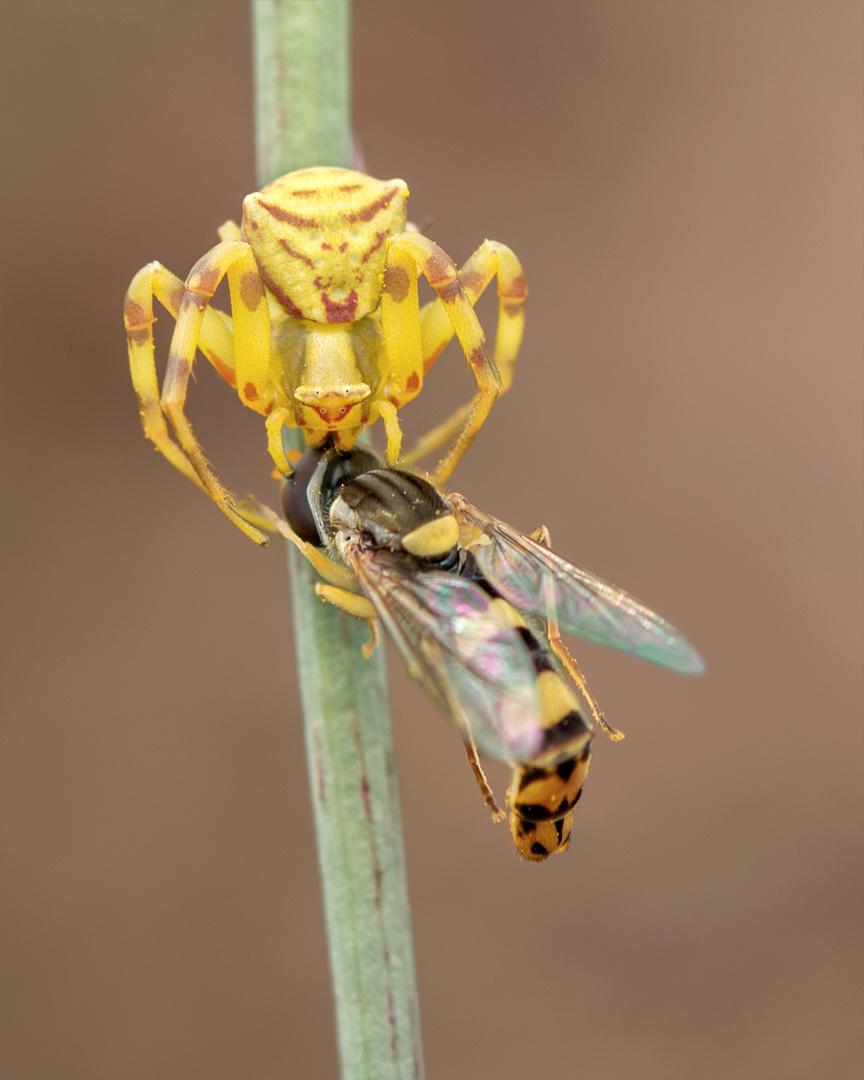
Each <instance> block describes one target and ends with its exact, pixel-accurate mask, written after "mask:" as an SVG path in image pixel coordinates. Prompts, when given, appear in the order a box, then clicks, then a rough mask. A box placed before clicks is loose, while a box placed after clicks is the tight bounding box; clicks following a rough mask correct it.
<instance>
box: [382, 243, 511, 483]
mask: <svg viewBox="0 0 864 1080" xmlns="http://www.w3.org/2000/svg"><path fill="white" fill-rule="evenodd" d="M419 271H422V272H423V275H424V276H425V278H426V280H427V281H428V282H429V284H430V285H431V286H432V288H433V289H434V290H435V292H436V293H437V294H438V302H440V304H441V308H442V310H443V312H444V313H445V314H446V318H447V320H448V322H449V327H450V328H449V330H448V331H447V335H446V336H447V338H448V339H449V337H452V335H453V334H454V333H455V334H456V336H457V338H458V339H459V344H460V345H461V346H462V350H463V352H464V353H465V357H466V359H467V360H468V363H469V364H470V366H471V370H472V371H473V373H474V377H475V379H476V380H477V389H478V393H477V395H476V397H475V398H474V399H473V401H472V402H471V404H470V405H469V406H468V408H467V410H465V415H464V418H463V417H460V423H459V424H458V426H457V427H456V430H455V433H456V436H457V437H456V442H455V443H454V444H453V446H452V447H451V449H450V451H449V453H448V454H447V456H446V457H445V458H444V459H443V460H442V461H441V462H440V463H439V465H438V467H437V469H436V470H435V474H434V480H435V482H436V483H441V482H443V481H444V480H446V479H447V477H449V475H450V473H451V472H452V471H453V469H454V468H455V467H456V465H457V464H458V462H459V460H460V459H461V458H462V455H463V454H464V453H465V451H466V450H467V449H468V447H469V446H470V445H471V443H472V441H473V439H474V437H475V435H476V434H477V432H478V431H479V430H480V428H481V427H482V425H483V422H484V421H485V419H486V417H487V416H488V415H489V410H490V409H491V408H492V405H493V404H494V402H495V399H496V398H497V397H498V394H499V393H500V392H501V387H502V380H501V376H500V374H499V372H498V368H497V366H496V364H495V361H494V360H493V358H492V356H491V355H490V353H489V348H488V346H487V344H486V338H485V335H484V334H483V328H482V327H481V326H480V322H479V320H478V319H477V315H476V314H475V312H474V308H473V306H472V303H471V299H470V297H469V296H468V293H467V292H466V289H465V286H464V285H463V283H462V281H461V280H460V278H459V274H458V273H457V271H456V267H455V265H454V263H453V260H452V259H451V258H450V257H449V256H448V255H447V254H446V253H445V252H444V251H442V250H441V248H439V247H438V245H437V244H435V243H433V242H432V241H431V240H428V239H427V238H426V237H425V236H420V235H419V234H417V233H400V234H399V235H398V236H394V237H393V239H392V240H391V241H390V245H389V247H388V249H387V262H386V267H385V270H384V290H383V292H382V295H381V325H382V329H383V332H384V347H385V349H386V352H387V358H388V363H389V370H388V383H387V385H386V387H385V396H386V397H387V399H388V400H389V401H391V402H392V403H393V405H394V407H395V408H399V407H400V406H401V405H404V404H405V402H406V401H410V400H411V398H413V397H416V395H417V394H418V393H419V392H420V389H421V388H422V386H423V375H424V370H425V364H424V352H423V340H422V334H421V329H420V305H419V300H418V294H417V275H418V272H419ZM445 344H446V342H445ZM443 347H444V345H443V344H442V345H441V348H443ZM439 351H440V350H439ZM442 441H443V440H442Z"/></svg>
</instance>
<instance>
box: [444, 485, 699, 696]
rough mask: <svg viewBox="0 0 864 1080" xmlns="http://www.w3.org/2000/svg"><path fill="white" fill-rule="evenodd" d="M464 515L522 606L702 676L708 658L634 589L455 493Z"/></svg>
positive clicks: (483, 554) (479, 556)
mask: <svg viewBox="0 0 864 1080" xmlns="http://www.w3.org/2000/svg"><path fill="white" fill-rule="evenodd" d="M448 498H449V500H450V502H452V504H453V506H454V507H455V509H456V512H457V514H458V515H459V516H460V517H462V518H463V519H464V520H467V521H469V522H471V524H473V525H475V526H476V527H477V528H478V529H480V530H481V532H482V533H483V534H484V538H483V539H484V541H485V542H481V543H478V544H476V545H471V550H472V552H473V554H474V557H475V558H476V560H477V563H478V565H479V566H480V569H481V570H482V572H483V573H484V574H485V575H486V576H487V577H488V578H489V581H490V582H491V583H492V584H493V585H494V586H495V588H496V589H497V590H498V591H499V592H500V593H501V595H502V596H504V597H505V598H506V599H507V600H509V601H510V603H511V604H513V606H514V607H516V608H518V609H519V610H520V611H528V612H531V613H532V614H534V615H538V616H540V618H542V619H549V618H553V619H555V620H556V621H557V623H558V625H559V627H560V628H561V629H562V630H566V631H567V632H568V633H570V634H577V635H578V636H579V637H582V638H585V639H586V640H587V641H593V642H596V644H598V645H607V646H609V647H610V648H612V649H620V650H621V651H622V652H626V653H630V654H631V655H632V656H638V657H640V658H641V659H642V660H648V661H650V662H651V663H652V664H659V665H660V667H664V668H668V669H669V670H670V671H675V672H677V673H678V674H681V675H699V674H701V673H702V672H703V671H704V670H705V661H704V660H703V659H702V657H701V656H700V655H699V653H698V652H697V651H696V650H695V649H694V648H693V646H692V645H691V644H690V642H689V641H687V639H686V638H685V637H683V636H682V635H681V634H680V633H679V632H678V631H677V630H676V629H675V627H674V626H670V624H669V623H668V622H666V620H665V619H661V618H660V616H659V615H657V614H656V613H655V612H653V611H651V610H650V609H649V608H647V607H645V606H644V605H643V604H640V603H639V601H638V600H634V598H633V597H632V596H630V595H629V594H628V593H626V592H623V591H622V590H621V589H617V588H615V586H614V585H607V583H606V582H605V581H601V580H600V578H597V577H594V575H593V574H589V573H588V572H587V571H586V570H581V569H580V568H579V567H578V566H574V565H573V564H572V563H569V562H567V560H566V559H562V558H561V556H560V555H556V554H555V553H554V552H553V551H550V550H549V549H548V548H546V547H544V546H543V545H542V544H538V543H537V542H536V541H534V540H531V539H530V538H529V537H527V536H523V535H522V533H519V532H517V531H516V530H515V529H513V528H511V527H510V526H509V525H505V524H504V522H503V521H499V520H498V519H497V518H494V517H492V516H491V515H489V514H484V513H483V512H482V511H481V510H478V509H477V508H476V507H474V506H472V505H471V504H470V503H469V502H468V501H467V500H465V499H463V498H462V496H461V495H450V496H448Z"/></svg>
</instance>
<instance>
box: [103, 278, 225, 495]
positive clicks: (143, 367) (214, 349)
mask: <svg viewBox="0 0 864 1080" xmlns="http://www.w3.org/2000/svg"><path fill="white" fill-rule="evenodd" d="M183 291H184V285H183V282H182V281H181V280H180V278H178V277H177V276H176V275H174V274H172V273H171V271H170V270H166V268H165V267H164V266H162V264H161V263H158V262H152V263H148V265H147V266H145V267H144V268H143V269H142V270H139V271H138V273H137V274H136V275H135V277H134V278H133V279H132V283H131V284H130V286H129V289H128V291H127V293H126V303H125V305H124V308H123V321H124V323H125V326H126V340H127V345H128V348H129V366H130V368H131V371H132V384H133V386H134V387H135V393H136V395H137V397H138V407H139V410H140V412H141V422H142V424H143V427H144V434H145V435H146V436H147V438H148V439H150V440H151V442H153V443H154V444H155V446H156V447H157V449H158V450H160V451H161V453H162V454H164V456H165V457H166V458H168V460H169V461H170V462H171V463H172V465H174V466H175V467H176V468H178V469H179V470H180V472H182V473H183V475H184V476H186V477H188V478H189V479H190V480H191V481H192V482H193V483H194V484H197V485H198V487H200V488H202V489H204V485H203V484H202V482H201V480H200V478H199V477H198V474H197V473H196V472H195V470H194V469H193V467H192V464H191V462H190V461H189V459H188V457H187V456H186V454H185V453H184V452H183V451H182V450H181V449H180V447H179V446H178V445H177V443H176V442H175V441H174V440H173V439H172V437H171V434H170V432H169V431H168V428H167V426H166V424H165V416H164V414H163V412H162V407H161V405H160V404H159V384H158V380H157V377H156V365H155V362H154V345H153V323H154V322H155V321H156V317H155V316H154V314H153V297H154V296H155V297H156V299H157V300H158V301H159V302H160V303H161V304H162V306H163V307H165V308H166V309H167V310H168V311H169V312H170V314H171V315H173V317H174V318H175V319H176V318H177V313H178V311H179V310H180V302H181V300H182V299H183ZM198 348H199V349H200V350H201V351H202V352H203V353H204V355H205V356H206V357H207V359H208V360H209V361H210V363H211V364H212V365H213V367H214V368H215V369H216V371H218V373H219V374H220V375H221V376H222V378H223V379H225V381H226V382H227V383H229V384H230V385H231V386H234V385H235V380H234V340H233V336H232V333H231V324H230V320H228V319H227V316H223V314H222V312H221V311H217V310H216V309H215V308H209V307H208V308H207V310H206V311H205V313H204V319H203V322H202V326H201V332H200V334H199V337H198Z"/></svg>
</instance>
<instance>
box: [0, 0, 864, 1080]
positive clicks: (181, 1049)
mask: <svg viewBox="0 0 864 1080" xmlns="http://www.w3.org/2000/svg"><path fill="white" fill-rule="evenodd" d="M0 16H2V28H0V29H2V49H3V57H2V59H3V73H2V78H3V113H2V120H3V140H2V160H3V165H2V179H3V193H2V194H3V231H2V271H3V293H2V303H3V310H2V349H3V449H4V454H3V468H4V473H3V482H4V488H3V492H4V494H3V504H4V511H5V512H4V515H3V528H4V559H3V573H4V592H3V596H4V605H3V607H4V615H5V640H4V650H3V659H4V671H5V674H4V686H3V695H4V699H3V705H4V735H3V739H4V746H3V750H4V752H3V781H4V783H3V877H4V902H5V909H4V924H3V928H4V969H5V979H4V980H3V981H4V989H5V995H6V1000H5V1004H4V1007H3V1012H4V1019H5V1024H6V1031H5V1040H4V1042H5V1045H4V1054H5V1059H4V1071H3V1076H4V1077H8V1078H9V1080H195V1078H199V1077H200V1078H207V1080H236V1078H238V1077H244V1078H248V1080H271V1078H272V1080H276V1078H280V1080H281V1078H284V1077H304V1078H308V1077H322V1078H325V1077H330V1076H333V1075H334V1074H335V1070H336V1058H335V1051H334V1040H333V1031H332V1019H331V1000H330V995H331V991H330V984H329V974H328V970H327V955H326V949H325V942H324V934H323V925H322V917H321V911H320V897H319V881H318V871H317V866H316V861H315V860H316V856H315V850H314V846H313V840H312V836H311V832H310V827H311V826H310V817H311V812H310V807H309V800H308V794H307V782H306V779H305V775H304V769H303V749H302V741H301V730H300V721H299V718H298V715H297V709H298V705H297V693H296V688H295V685H294V676H293V672H292V664H293V658H292V654H293V644H292V640H291V632H290V628H289V612H288V586H287V584H286V580H285V572H284V566H283V562H284V559H283V555H282V552H281V550H280V545H279V544H274V545H272V546H271V548H270V550H269V551H267V552H263V553H262V552H261V551H259V550H257V549H256V548H255V547H253V546H252V544H250V543H249V542H248V541H246V540H245V539H244V538H243V537H242V536H241V535H240V533H239V532H237V531H236V530H235V529H233V528H232V527H231V526H230V525H229V524H228V523H227V522H226V521H225V520H224V519H223V518H222V517H221V515H220V514H219V513H218V512H217V511H216V509H215V508H214V507H213V506H212V505H211V504H210V503H209V502H208V500H207V499H205V498H204V497H203V496H202V495H200V494H199V493H198V492H196V491H195V490H193V489H192V487H191V485H189V484H188V482H187V481H186V480H184V479H183V478H182V477H181V476H180V475H179V474H178V473H176V472H175V471H174V470H173V469H172V468H171V467H170V466H169V465H168V464H167V463H166V462H165V461H164V460H162V459H161V458H160V457H158V456H157V454H156V453H155V452H154V451H153V450H152V449H151V448H150V447H149V445H148V444H147V443H146V442H145V440H144V437H143V435H142V433H141V430H140V425H139V422H138V415H137V409H136V405H135V401H134V398H133V394H132V389H131V385H130V381H129V376H128V370H127V365H126V356H125V344H124V337H123V327H122V321H121V305H122V299H123V294H124V291H125V288H126V285H127V283H128V281H129V279H130V278H131V276H132V274H133V273H134V272H135V271H136V270H137V269H138V268H139V267H140V266H142V265H143V264H144V263H145V262H147V261H149V260H150V259H154V258H158V259H160V260H161V261H162V262H164V263H165V264H166V265H167V266H169V267H170V268H172V269H173V270H174V271H175V272H177V273H179V274H180V275H181V276H182V275H185V273H186V272H187V271H188V269H189V268H190V266H191V265H192V263H193V262H194V261H195V260H196V259H197V258H198V257H199V256H200V255H201V254H203V253H204V252H205V251H206V250H207V249H208V248H209V247H210V246H211V245H212V244H213V243H214V242H215V240H216V234H215V229H216V227H217V226H218V225H219V224H220V223H221V222H222V221H223V220H225V218H227V217H236V216H237V215H238V214H239V211H240V204H241V200H242V198H243V196H244V195H245V194H246V193H247V192H249V191H251V190H254V188H255V180H254V165H253V136H252V126H251V124H252V98H251V69H250V31H249V14H248V11H247V7H246V5H245V4H244V3H239V2H238V3H235V2H228V0H226V2H219V3H200V2H189V0H184V2H182V3H178V2H174V0H170V2H169V0H164V2H158V3H156V2H154V3H141V2H134V0H133V2H126V3H122V4H118V3H80V2H68V0H67V2H60V3H55V2H41V3H36V4H33V3H29V2H28V3H14V2H9V0H7V2H6V3H4V4H3V5H2V7H0ZM861 42H862V6H861V5H860V4H858V3H831V2H822V3H770V4H768V3H747V2H740V3H739V2H736V3H711V4H694V3H651V2H648V3H640V4H633V3H608V2H603V3H564V2H561V3H546V2H534V3H532V4H530V5H529V4H524V3H513V2H499V3H494V4H492V3H483V4H479V3H475V4H465V3H462V2H458V3H457V2H452V3H451V2H439V3H435V4H431V3H427V4H412V5H408V4H406V3H401V2H398V3H394V2H386V0H385V2H382V0H362V2H360V3H358V4H357V6H356V9H355V53H354V55H355V75H354V84H355V90H356V106H355V124H356V129H357V132H358V135H359V138H360V140H361V143H362V148H363V152H364V154H365V157H366V163H367V166H368V170H369V171H370V172H372V173H374V174H376V175H378V176H381V177H390V176H401V177H404V178H405V179H406V180H407V181H408V182H409V184H410V187H411V193H412V195H411V203H410V206H411V211H412V216H413V218H414V220H416V221H423V220H425V219H427V218H434V225H433V226H432V227H431V228H430V229H429V233H430V235H431V236H432V237H433V238H434V239H435V240H437V241H438V242H439V243H441V244H442V245H443V246H444V247H445V248H446V250H447V251H449V252H450V253H451V255H452V256H453V257H454V258H455V259H456V260H457V262H462V261H463V260H464V259H465V258H466V257H467V256H468V254H469V253H470V252H471V251H473V249H474V248H475V247H476V246H477V245H478V244H479V243H480V242H481V241H482V240H483V239H484V237H486V236H490V237H493V238H496V239H499V240H502V241H504V242H506V243H508V244H510V245H511V246H512V247H513V248H514V249H515V250H516V251H517V252H518V253H519V255H520V257H521V258H522V260H523V262H524V265H525V267H526V270H527V273H528V278H529V284H530V288H531V296H530V300H529V309H528V311H529V314H528V327H527V336H526V340H525V344H524V348H523V352H522V356H521V359H520V362H519V367H518V372H517V384H516V387H515V389H514V392H513V393H512V394H511V395H510V396H509V397H508V398H506V399H504V400H502V401H501V402H500V403H499V404H498V406H497V407H496V408H495V410H494V411H493V414H492V417H491V419H490V421H489V423H488V424H487V427H486V429H485V430H484V432H483V434H482V438H481V440H480V441H479V442H478V443H477V445H476V447H475V449H474V450H472V453H471V454H470V455H469V458H468V459H467V460H466V461H465V462H464V463H463V465H462V466H460V469H459V470H458V472H457V473H456V476H455V478H454V486H455V487H456V489H457V490H461V491H463V492H464V493H465V494H466V495H467V496H468V497H469V498H471V499H472V500H473V501H475V502H477V503H478V504H480V505H481V506H483V507H484V508H486V509H488V510H490V511H492V512H494V513H497V514H499V515H500V516H502V517H504V518H505V519H507V520H509V521H511V522H513V523H514V524H516V525H518V526H521V527H523V528H525V529H529V528H533V527H534V526H535V525H537V524H538V523H540V522H545V523H546V524H547V525H548V526H549V527H550V529H551V532H552V536H553V539H554V540H555V543H556V547H557V548H558V549H559V550H560V551H561V552H562V553H564V554H566V555H568V556H570V557H571V558H573V559H574V560H576V561H577V562H580V563H581V564H583V565H585V566H586V567H589V568H590V569H592V570H594V571H595V572H597V573H599V574H601V575H603V576H604V577H608V578H611V579H612V580H614V581H616V582H618V583H620V584H622V585H624V586H625V587H626V588H628V589H630V590H632V591H633V592H634V593H635V594H636V595H637V596H639V597H640V598H642V599H644V600H645V601H646V602H647V603H649V604H650V605H651V606H653V607H656V608H657V609H658V610H659V611H660V612H662V613H663V614H664V615H665V616H667V617H668V618H669V619H670V620H671V621H673V622H674V623H675V624H676V625H678V626H679V627H681V629H683V630H684V631H685V632H686V633H687V634H688V635H689V636H690V637H691V638H692V640H693V641H694V642H695V643H696V644H697V645H698V646H699V647H700V649H701V650H702V651H703V652H704V654H705V656H706V657H707V659H708V665H709V672H708V675H707V676H706V677H705V678H703V679H701V680H693V681H686V680H684V679H677V678H675V677H674V676H671V675H668V674H665V673H663V672H660V671H656V670H652V669H651V668H649V667H648V666H647V665H644V664H641V663H639V662H637V661H634V660H630V659H628V658H626V657H623V656H620V655H616V654H609V653H604V652H603V651H602V650H599V649H594V648H592V647H590V646H584V647H581V648H579V650H578V655H579V656H580V658H581V659H582V662H583V666H584V668H585V670H586V671H587V673H588V675H589V678H590V679H591V683H592V687H593V689H594V692H595V694H596V695H597V696H598V698H599V699H600V701H601V703H602V704H603V705H604V707H605V709H606V713H607V715H608V717H609V718H610V720H611V721H612V722H613V723H615V724H617V725H619V726H621V727H623V728H624V729H625V730H626V732H627V736H628V737H627V740H626V742H624V743H622V744H619V745H613V744H612V743H610V742H608V740H606V739H604V738H602V737H600V738H598V740H597V747H596V751H595V755H594V764H593V768H592V772H591V777H590V779H589V782H588V785H587V788H586V797H585V798H584V799H583V801H582V803H581V804H580V807H579V813H578V820H577V827H576V830H575V832H574V842H573V845H572V849H571V850H570V851H569V852H568V853H567V854H566V855H565V856H560V857H557V858H554V859H552V860H550V862H549V863H548V864H547V865H545V866H540V867H536V866H529V865H523V864H522V863H520V861H519V860H518V859H517V857H516V855H515V853H514V851H513V849H512V846H511V844H510V841H509V837H508V835H507V833H506V830H505V828H504V827H503V826H501V827H497V828H496V827H493V826H492V825H491V823H490V821H489V819H488V815H487V814H486V812H485V810H484V808H483V806H482V803H481V800H480V798H479V796H478V793H477V791H476V790H475V788H474V783H473V781H472V779H471V776H470V773H469V771H468V769H467V768H466V766H465V761H464V756H463V754H462V751H461V749H460V747H459V745H458V742H457V740H456V739H455V737H454V735H453V733H452V732H451V731H450V730H449V729H448V726H447V724H446V722H445V721H444V720H443V719H442V718H441V717H440V716H439V715H438V714H437V713H436V711H435V710H434V709H433V707H432V706H431V705H430V704H429V703H428V702H427V701H426V700H425V698H424V697H423V695H422V693H421V692H420V691H419V690H418V689H417V688H416V687H415V686H413V685H409V684H408V681H407V680H406V678H405V676H404V673H403V672H402V670H401V669H400V665H399V664H398V662H396V661H395V660H394V662H393V663H392V665H391V667H392V673H393V680H392V681H393V701H394V716H395V724H396V739H397V746H398V753H399V758H400V783H401V787H402V792H403V799H404V817H405V829H406V845H407V850H408V862H409V869H410V885H411V896H412V904H413V916H414V926H415V932H416V946H417V963H418V972H419V981H420V993H421V1001H422V1011H423V1025H424V1037H425V1043H426V1053H427V1063H428V1069H429V1073H430V1076H433V1077H436V1078H439V1080H444V1078H453V1080H467V1078H472V1080H473V1078H490V1080H491V1078H496V1080H500V1078H502V1077H503V1078H533V1077H537V1078H540V1077H543V1078H559V1077H567V1078H569V1077H573V1078H598V1080H600V1078H612V1080H643V1078H646V1080H647V1078H654V1077H658V1078H669V1077H680V1078H686V1080H692V1078H703V1077H704V1078H706V1080H708V1078H739V1077H740V1078H747V1080H750V1078H754V1077H759V1078H775V1077H776V1078H783V1080H786V1078H806V1080H814V1078H820V1080H822V1078H827V1080H845V1078H853V1077H858V1076H860V1073H861V1068H862V1041H861V1040H862V1036H861V1027H860V1021H861V1000H862V981H861V976H862V968H861V952H862V949H861V946H862V907H861V901H862V865H861V832H862V820H861V810H862V799H861V790H862V789H861V772H862V734H861V733H862V712H861V669H860V661H861V618H860V617H861V573H862V568H861V521H862V514H861V501H862V486H861V479H862V477H861V472H862V468H861V464H862V461H861V457H862V456H861V449H862V446H861V442H862V440H861V415H860V414H861V345H862V342H861V322H862V320H861V295H862V273H861V270H862V243H861V242H862V221H861V202H862V200H861V192H862V177H861V162H862V123H861V121H862V116H861V112H862V109H861V97H862V95H861V91H862V46H861ZM481 314H482V317H483V319H484V321H485V322H486V325H487V326H489V327H490V331H491V328H492V327H493V326H494V305H490V304H484V306H483V308H482V312H481ZM169 331H170V319H168V318H167V317H165V318H163V319H162V320H160V323H159V326H158V328H157V348H158V349H159V355H160V358H161V359H163V360H164V355H165V349H166V348H167V340H168V336H169ZM198 374H199V377H198V380H197V383H196V384H195V385H194V387H193V388H192V394H191V407H190V412H191V415H192V418H193V421H194V422H195V423H196V426H197V428H198V430H199V433H200V434H201V437H202V440H203V443H204V446H205V448H206V450H207V451H208V454H209V457H210V459H211V460H212V461H213V462H214V463H215V466H216V469H217V471H218V472H219V474H220V475H221V476H222V477H223V479H224V480H225V481H226V482H227V483H228V485H229V486H230V487H231V488H233V489H234V490H239V491H247V490H254V491H257V492H259V493H260V494H262V495H265V496H271V497H272V492H273V487H272V482H271V481H270V479H269V464H268V458H267V457H266V453H265V442H264V433H263V427H262V425H261V422H260V419H259V418H258V417H257V416H256V415H255V414H253V413H251V412H250V411H248V410H245V409H243V408H241V406H240V404H239V402H238V400H237V398H236V396H235V394H234V392H233V391H231V390H230V389H229V388H228V387H226V386H225V385H224V384H222V383H221V382H220V380H219V379H218V378H217V377H216V376H215V374H214V373H213V372H212V371H211V370H210V369H209V368H208V367H207V366H206V365H202V366H201V367H200V368H199V369H198ZM471 385H472V384H471V382H470V380H469V379H468V376H467V374H466V372H465V365H464V362H463V361H462V360H461V359H460V357H459V355H458V354H457V353H456V351H455V350H454V348H452V347H451V350H448V353H447V354H446V355H445V357H443V358H442V360H441V361H440V362H439V365H438V367H437V368H436V370H435V371H434V374H433V376H432V377H431V378H430V380H429V384H428V388H427V390H426V391H425V392H424V394H423V396H422V398H421V399H420V400H419V401H418V402H416V403H415V404H414V405H412V406H411V408H410V410H406V411H405V414H404V422H405V424H406V427H407V428H408V429H409V431H412V432H414V433H419V432H420V431H422V430H424V429H425V427H427V426H428V425H430V424H431V423H432V422H434V421H435V420H436V419H438V418H440V417H441V416H442V415H443V412H444V410H445V408H446V407H447V405H448V403H450V402H455V401H457V400H462V399H464V398H465V397H466V396H467V394H468V392H469V391H470V388H471ZM493 778H494V780H495V782H496V783H497V784H498V785H499V790H500V788H501V787H502V785H503V780H504V778H503V776H502V774H501V773H500V772H495V773H494V777H493Z"/></svg>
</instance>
